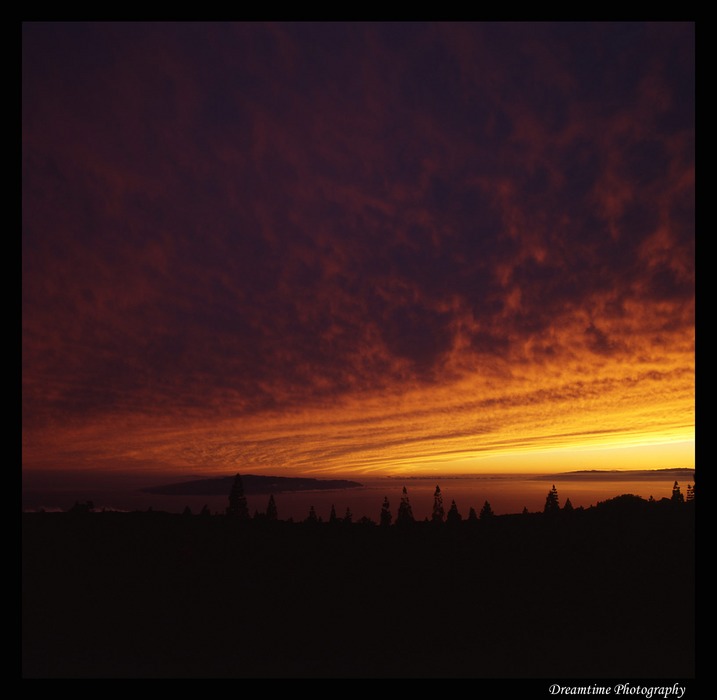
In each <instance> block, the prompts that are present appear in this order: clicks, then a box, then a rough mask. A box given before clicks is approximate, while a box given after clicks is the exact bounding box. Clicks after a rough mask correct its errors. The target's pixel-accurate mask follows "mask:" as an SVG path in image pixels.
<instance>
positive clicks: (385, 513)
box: [379, 496, 393, 527]
mask: <svg viewBox="0 0 717 700" xmlns="http://www.w3.org/2000/svg"><path fill="white" fill-rule="evenodd" d="M392 520H393V516H392V515H391V506H390V505H389V503H388V496H384V499H383V506H381V517H380V519H379V523H380V525H381V526H382V527H388V526H389V525H390V524H391V521H392Z"/></svg>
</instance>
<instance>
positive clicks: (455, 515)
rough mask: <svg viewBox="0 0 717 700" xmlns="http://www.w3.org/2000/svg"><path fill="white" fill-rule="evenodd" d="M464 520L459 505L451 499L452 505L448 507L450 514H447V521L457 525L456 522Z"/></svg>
mask: <svg viewBox="0 0 717 700" xmlns="http://www.w3.org/2000/svg"><path fill="white" fill-rule="evenodd" d="M461 520H463V518H462V517H461V514H460V513H459V512H458V506H457V505H456V502H455V501H451V507H450V508H449V509H448V515H447V516H446V522H447V523H450V524H451V525H455V523H459V522H461Z"/></svg>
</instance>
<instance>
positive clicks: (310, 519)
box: [304, 506, 319, 523]
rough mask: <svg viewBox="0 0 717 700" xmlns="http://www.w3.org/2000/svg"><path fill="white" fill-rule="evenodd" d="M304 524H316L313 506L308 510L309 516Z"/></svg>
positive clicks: (316, 519) (317, 520)
mask: <svg viewBox="0 0 717 700" xmlns="http://www.w3.org/2000/svg"><path fill="white" fill-rule="evenodd" d="M304 522H307V523H318V522H319V519H318V518H317V517H316V511H315V510H314V506H311V507H310V508H309V514H308V515H307V516H306V520H305V521H304Z"/></svg>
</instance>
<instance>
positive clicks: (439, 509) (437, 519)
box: [431, 486, 455, 524]
mask: <svg viewBox="0 0 717 700" xmlns="http://www.w3.org/2000/svg"><path fill="white" fill-rule="evenodd" d="M454 502H455V501H454ZM445 515H446V513H445V511H444V510H443V495H442V494H441V488H440V486H436V491H435V493H434V494H433V512H432V514H431V522H432V523H436V524H440V523H442V522H443V518H444V517H445Z"/></svg>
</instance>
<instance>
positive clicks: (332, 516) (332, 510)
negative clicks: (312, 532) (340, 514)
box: [329, 503, 339, 525]
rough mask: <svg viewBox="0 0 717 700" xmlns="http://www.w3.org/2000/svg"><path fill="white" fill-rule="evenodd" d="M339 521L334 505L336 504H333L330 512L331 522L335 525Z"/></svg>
mask: <svg viewBox="0 0 717 700" xmlns="http://www.w3.org/2000/svg"><path fill="white" fill-rule="evenodd" d="M338 522H339V519H338V518H337V517H336V508H335V507H334V504H333V503H332V504H331V513H330V514H329V524H330V525H335V524H336V523H338Z"/></svg>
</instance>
